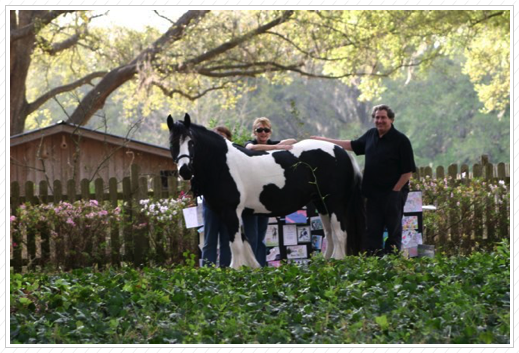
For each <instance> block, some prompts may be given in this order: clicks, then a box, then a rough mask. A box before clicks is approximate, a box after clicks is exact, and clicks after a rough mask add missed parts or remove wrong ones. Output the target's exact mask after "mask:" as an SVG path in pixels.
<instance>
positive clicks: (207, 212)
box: [202, 201, 231, 267]
mask: <svg viewBox="0 0 519 353" xmlns="http://www.w3.org/2000/svg"><path fill="white" fill-rule="evenodd" d="M203 217H204V238H205V240H204V246H203V248H202V260H203V266H211V265H214V264H216V256H217V255H216V254H217V247H218V241H220V267H229V265H230V264H231V248H230V245H229V232H228V231H227V227H226V226H225V224H223V222H222V220H221V219H220V217H219V215H218V214H217V213H216V212H214V211H213V210H211V209H210V208H209V206H207V204H206V203H205V201H204V203H203Z"/></svg>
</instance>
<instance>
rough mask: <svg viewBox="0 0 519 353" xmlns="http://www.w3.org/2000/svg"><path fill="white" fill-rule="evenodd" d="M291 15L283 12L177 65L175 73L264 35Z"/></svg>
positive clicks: (290, 11)
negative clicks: (267, 21)
mask: <svg viewBox="0 0 519 353" xmlns="http://www.w3.org/2000/svg"><path fill="white" fill-rule="evenodd" d="M293 13H294V11H292V10H289V11H284V12H283V14H282V15H281V16H280V17H278V18H276V19H275V20H273V21H271V22H269V23H267V24H265V25H263V26H260V27H258V28H256V29H254V30H252V31H249V32H247V33H245V34H244V35H242V36H241V37H238V38H236V39H234V40H232V41H230V42H226V43H224V44H222V45H220V46H218V47H216V48H214V49H212V50H209V51H208V52H206V53H204V54H202V55H199V56H197V57H196V58H193V59H191V60H188V61H186V62H185V63H182V64H179V65H177V67H176V70H175V71H177V72H186V71H189V70H190V69H191V68H192V67H193V66H195V65H197V64H200V63H201V62H204V61H207V60H210V59H212V58H214V57H216V56H218V55H220V54H223V53H225V52H227V51H229V50H231V49H233V48H235V47H237V46H238V45H240V44H242V43H244V42H246V41H248V40H250V39H251V38H252V37H255V36H258V35H260V34H263V33H266V32H267V31H268V30H269V29H271V28H273V27H275V26H278V25H280V24H282V23H284V22H286V21H288V20H289V18H290V17H291V16H292V14H293Z"/></svg>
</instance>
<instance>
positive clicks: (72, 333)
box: [10, 244, 510, 344]
mask: <svg viewBox="0 0 519 353" xmlns="http://www.w3.org/2000/svg"><path fill="white" fill-rule="evenodd" d="M10 281H11V291H10V300H11V302H10V310H11V337H10V340H11V343H69V344H72V343H101V344H102V343H112V344H119V343H184V344H188V343H206V344H210V343H265V344H266V343H335V344H342V343H344V344H347V343H509V342H510V251H509V245H508V244H501V245H499V246H498V247H496V249H495V251H493V252H491V253H475V254H472V255H470V256H466V257H446V256H441V255H439V256H437V257H436V258H434V259H430V258H420V259H404V258H401V257H393V256H392V257H385V258H383V259H377V258H365V257H348V258H347V259H345V260H343V261H329V262H328V261H324V260H323V259H322V258H319V257H318V258H314V259H313V260H312V262H311V263H310V265H308V266H307V267H299V266H296V265H288V264H287V265H284V266H282V267H280V268H265V269H260V270H251V269H242V270H238V271H237V270H220V269H214V268H201V269H199V268H194V267H192V266H183V267H173V268H144V269H142V270H136V269H132V268H122V269H107V270H104V271H93V270H91V269H84V270H76V271H73V272H70V273H59V274H41V273H28V274H23V275H20V274H11V278H10Z"/></svg>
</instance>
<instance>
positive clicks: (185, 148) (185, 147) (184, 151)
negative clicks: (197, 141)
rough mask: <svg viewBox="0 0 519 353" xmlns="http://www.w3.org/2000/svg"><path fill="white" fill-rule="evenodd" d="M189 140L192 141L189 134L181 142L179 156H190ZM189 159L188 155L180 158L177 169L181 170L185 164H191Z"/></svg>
mask: <svg viewBox="0 0 519 353" xmlns="http://www.w3.org/2000/svg"><path fill="white" fill-rule="evenodd" d="M189 141H191V137H189V136H187V137H186V138H185V139H184V140H182V142H180V145H179V152H178V156H177V158H178V157H180V156H182V155H187V156H190V154H189ZM189 161H190V159H189V158H187V157H182V158H180V159H179V160H178V162H177V170H180V168H182V166H183V165H186V164H189Z"/></svg>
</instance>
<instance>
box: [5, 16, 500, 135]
mask: <svg viewBox="0 0 519 353" xmlns="http://www.w3.org/2000/svg"><path fill="white" fill-rule="evenodd" d="M63 16H67V21H60V18H61V17H63ZM10 18H11V20H10V21H11V36H10V44H11V57H10V62H11V65H10V70H11V134H14V133H19V132H22V131H23V129H24V127H25V123H26V120H27V117H28V116H29V115H30V114H37V113H38V112H40V111H41V109H42V108H44V105H45V104H46V103H48V102H49V101H51V100H54V101H56V102H59V104H60V105H62V107H63V111H64V115H66V117H65V116H64V117H63V118H64V119H67V120H68V121H69V122H73V123H77V124H86V123H88V121H89V120H90V119H91V118H92V117H93V116H94V114H96V112H99V111H100V110H101V109H103V108H104V107H105V103H106V102H107V100H108V99H109V98H115V100H118V99H119V98H117V97H116V96H117V95H118V94H119V97H122V96H121V94H120V93H121V92H120V91H121V89H122V88H125V89H126V92H122V93H124V94H123V96H125V98H121V101H123V102H124V104H129V105H130V106H131V105H132V104H136V103H135V101H139V102H143V101H144V102H145V103H146V105H147V106H146V107H144V108H143V109H142V111H143V112H148V113H149V114H153V111H154V110H156V108H160V107H165V106H169V107H170V109H175V108H179V107H185V106H186V105H188V104H191V103H190V102H192V101H194V100H197V99H199V98H201V97H206V96H207V95H208V94H209V93H212V94H215V93H216V94H217V95H218V96H219V99H220V101H221V102H222V105H223V106H226V105H227V106H229V105H231V106H232V104H234V103H235V102H236V101H237V99H238V98H239V97H240V95H241V94H243V93H244V92H246V91H247V90H248V89H249V86H248V85H247V83H248V82H250V80H244V78H251V77H263V78H266V79H268V80H270V81H272V82H288V81H287V80H289V76H287V75H286V73H297V74H299V75H303V76H309V77H323V78H333V79H340V80H342V81H343V82H345V83H347V84H349V85H352V86H355V87H357V88H358V89H359V90H360V91H361V92H362V93H363V94H362V96H361V97H360V99H369V98H374V97H377V96H380V94H381V93H382V92H383V90H384V87H385V85H384V81H383V80H382V79H383V78H386V77H390V78H397V77H402V76H404V77H407V78H408V79H409V80H410V79H412V78H413V77H414V76H415V75H420V74H424V73H425V72H426V70H427V69H428V68H429V67H430V65H431V64H432V63H433V62H434V61H435V60H437V59H438V58H440V57H443V56H448V55H454V54H457V53H459V52H460V51H463V53H464V54H465V56H466V57H467V61H466V65H465V72H466V73H467V74H468V75H469V77H470V78H471V80H472V82H473V83H474V84H475V87H476V90H477V91H478V94H479V99H480V100H481V101H482V102H483V103H484V104H485V109H486V112H490V111H495V110H500V111H502V112H504V111H505V110H506V109H507V108H508V106H509V89H508V90H507V87H508V88H509V67H510V64H509V45H510V39H509V37H510V36H509V23H510V14H509V11H503V10H478V11H435V10H420V11H414V10H413V11H399V10H380V11H373V10H359V11H350V10H346V11H342V10H333V11H307V10H304V11H289V10H283V11H280V10H261V11H218V12H208V11H187V12H186V13H184V14H183V15H182V16H181V17H180V18H178V19H177V20H176V21H173V22H172V25H171V27H170V28H169V29H168V30H167V31H166V32H164V33H159V32H157V31H153V30H147V31H145V32H143V33H142V32H135V31H119V30H113V31H112V30H105V31H102V30H91V29H90V27H91V26H90V23H91V21H92V20H93V19H92V15H91V14H90V13H89V12H85V11H11V17H10ZM507 50H508V52H507ZM507 53H508V54H507ZM37 56H39V58H38V59H37V60H36V57H37ZM496 58H497V59H499V63H498V64H497V65H493V66H492V67H490V66H489V65H491V63H492V62H494V60H495V59H496ZM485 65H486V66H485ZM32 76H35V77H38V76H39V77H41V80H40V83H41V84H44V86H45V87H44V88H42V87H41V86H38V87H30V86H28V85H27V83H28V81H27V78H28V77H32ZM507 80H508V81H507ZM139 89H140V90H141V91H143V92H145V93H147V95H146V96H145V97H146V99H144V98H143V99H140V98H139V99H136V98H135V97H136V95H137V94H141V93H140V92H139ZM159 94H161V95H162V96H163V97H167V99H164V98H163V97H162V98H158V97H159ZM62 97H66V98H64V99H62ZM132 101H133V102H132ZM70 110H71V111H70ZM502 114H503V113H502Z"/></svg>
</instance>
